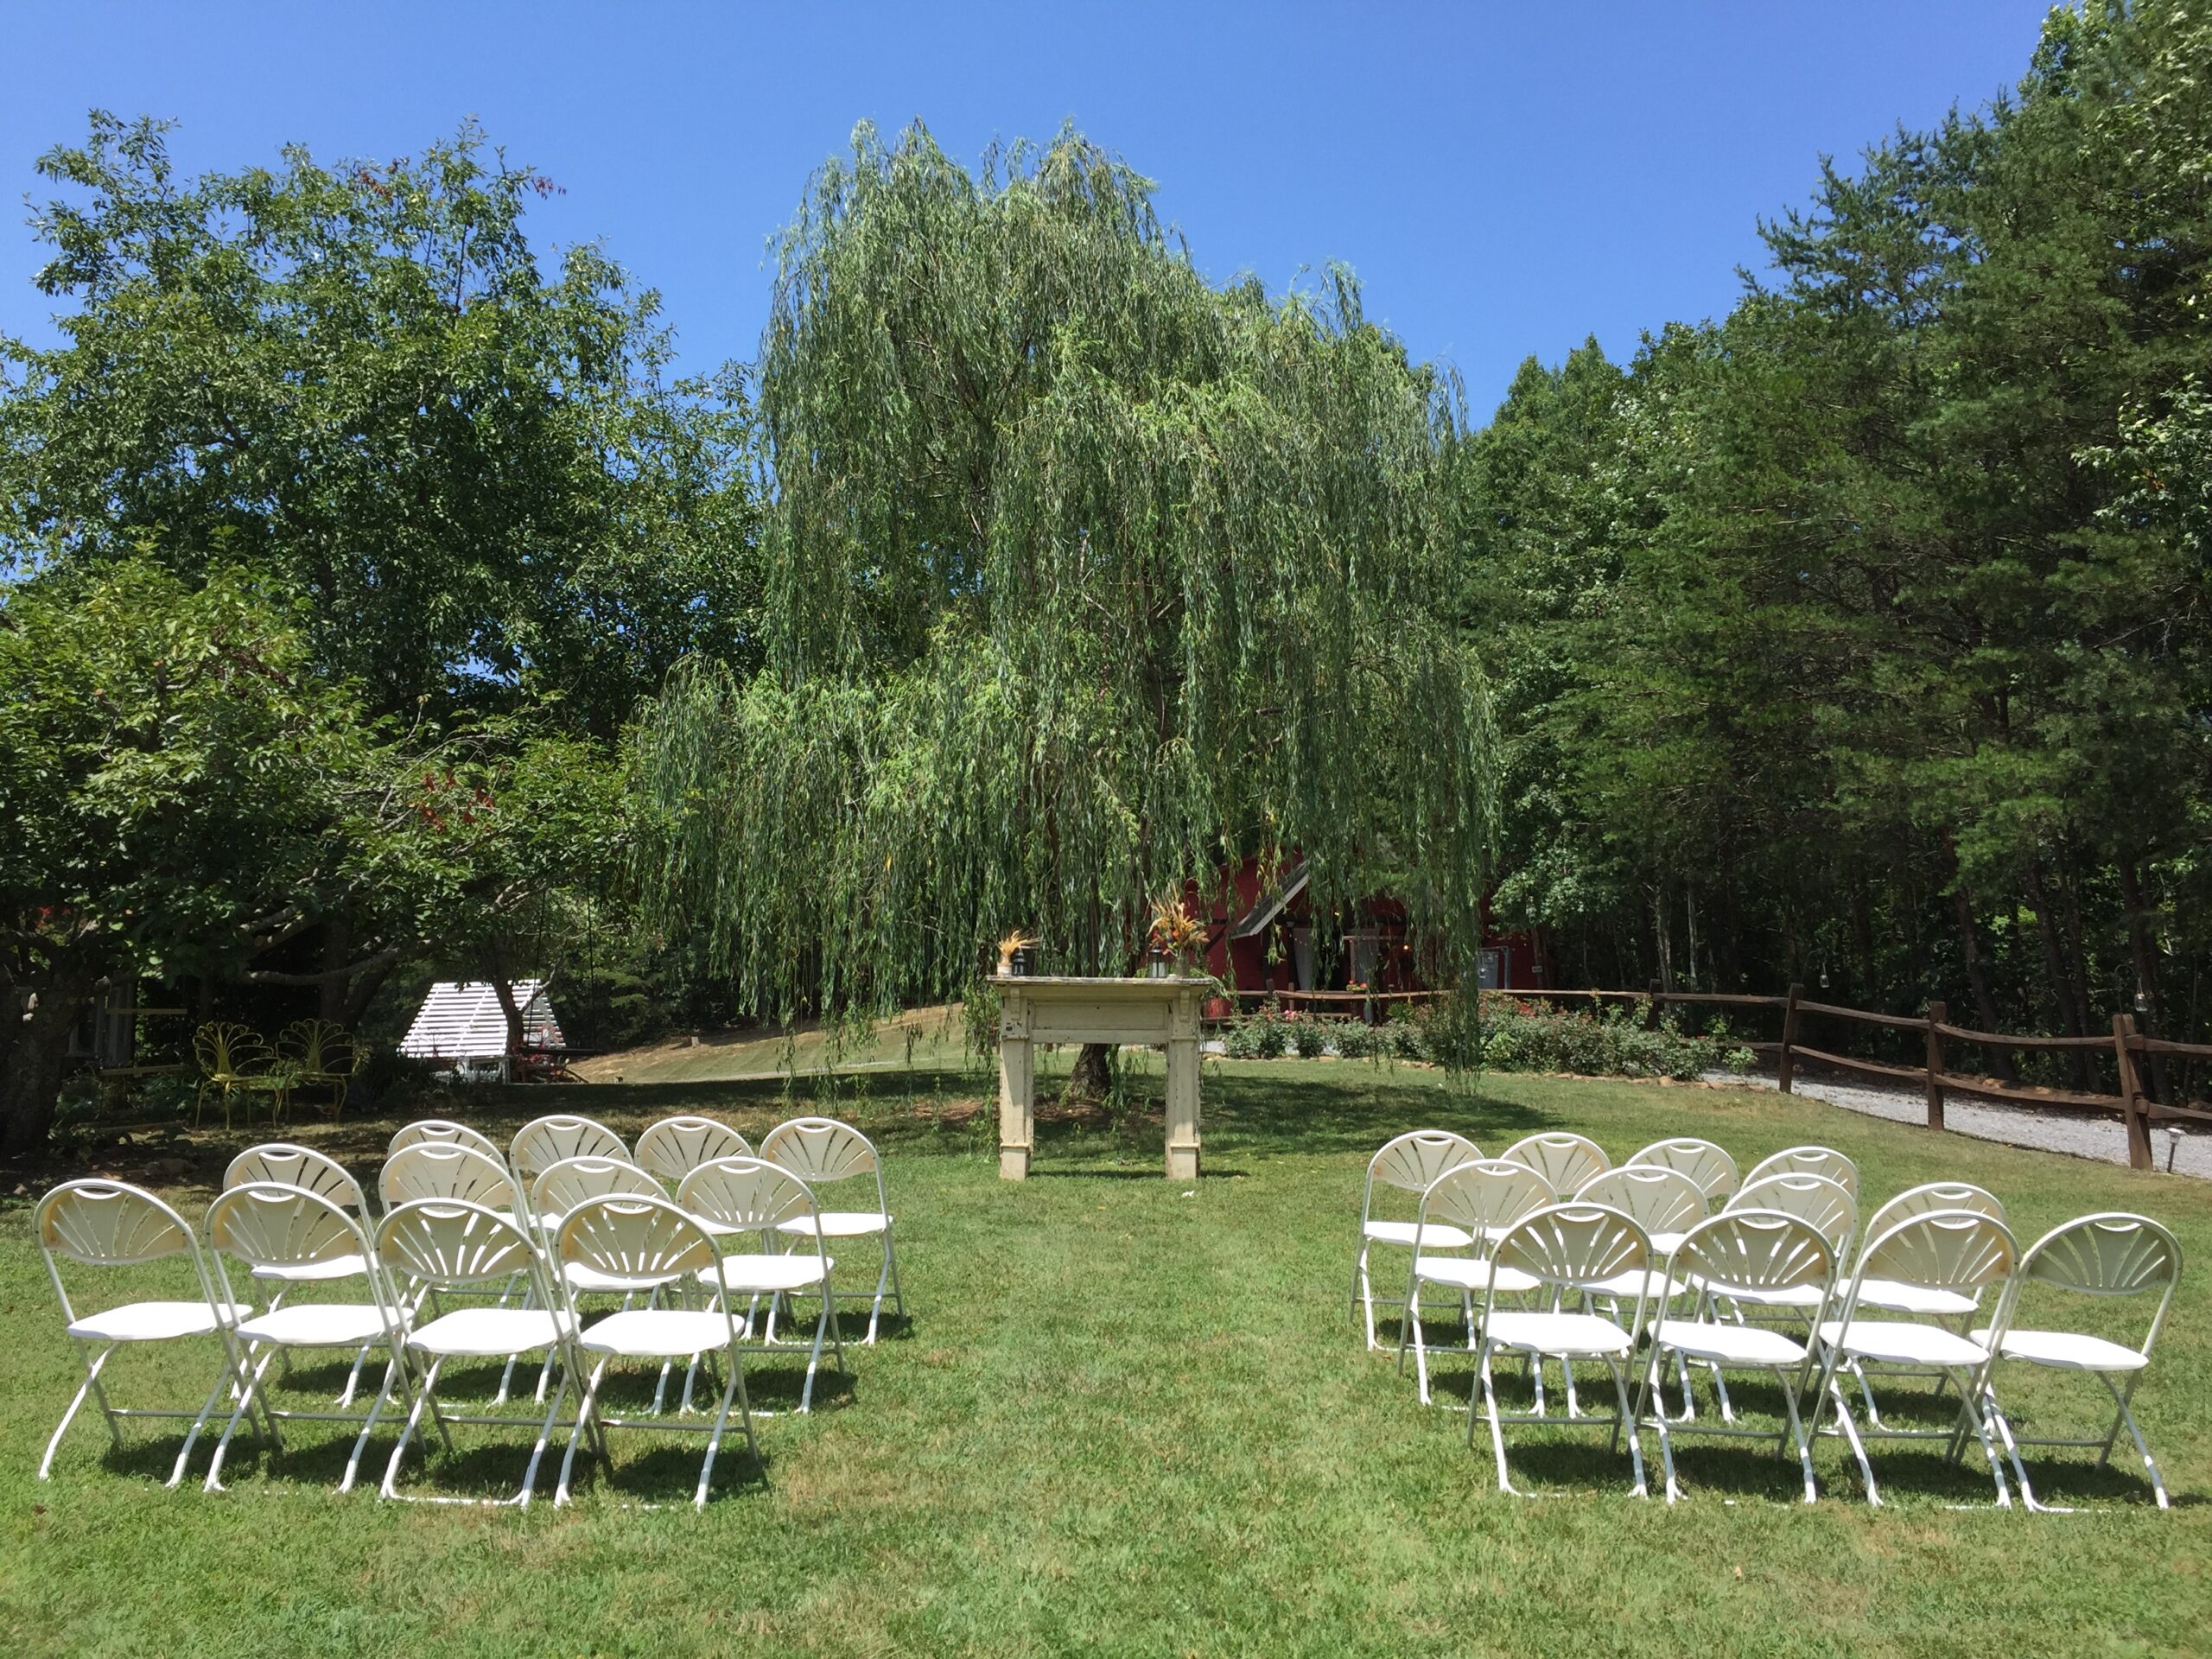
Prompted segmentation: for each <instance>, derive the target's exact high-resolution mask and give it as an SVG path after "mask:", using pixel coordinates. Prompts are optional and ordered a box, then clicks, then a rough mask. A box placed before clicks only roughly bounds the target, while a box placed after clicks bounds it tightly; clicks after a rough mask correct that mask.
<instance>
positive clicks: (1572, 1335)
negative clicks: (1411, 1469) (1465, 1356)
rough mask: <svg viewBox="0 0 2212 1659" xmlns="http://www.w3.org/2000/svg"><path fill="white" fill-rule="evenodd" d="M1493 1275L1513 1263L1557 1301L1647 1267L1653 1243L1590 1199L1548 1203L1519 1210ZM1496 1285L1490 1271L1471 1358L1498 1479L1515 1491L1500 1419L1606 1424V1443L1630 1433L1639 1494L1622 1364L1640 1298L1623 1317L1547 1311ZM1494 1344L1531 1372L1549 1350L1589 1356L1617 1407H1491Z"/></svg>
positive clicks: (1630, 1354) (1471, 1434)
mask: <svg viewBox="0 0 2212 1659" xmlns="http://www.w3.org/2000/svg"><path fill="white" fill-rule="evenodd" d="M1491 1259H1492V1260H1493V1261H1494V1262H1496V1263H1497V1267H1498V1269H1499V1271H1500V1273H1503V1271H1504V1270H1505V1269H1508V1268H1510V1269H1512V1270H1514V1271H1516V1272H1518V1273H1521V1274H1526V1275H1528V1276H1529V1278H1531V1279H1534V1280H1535V1281H1537V1284H1538V1286H1539V1287H1540V1288H1541V1289H1548V1290H1549V1291H1551V1292H1552V1293H1553V1294H1554V1302H1555V1303H1564V1302H1565V1301H1566V1300H1568V1299H1570V1298H1573V1299H1578V1300H1580V1299H1584V1298H1586V1297H1587V1296H1589V1295H1591V1294H1597V1293H1596V1287H1598V1286H1599V1285H1602V1284H1605V1282H1607V1281H1618V1280H1619V1279H1620V1277H1621V1276H1622V1275H1623V1274H1636V1273H1638V1272H1640V1271H1641V1270H1642V1269H1645V1268H1649V1266H1650V1265H1651V1246H1650V1243H1649V1240H1647V1239H1646V1238H1645V1237H1644V1236H1643V1229H1642V1228H1640V1227H1638V1226H1637V1224H1636V1223H1635V1222H1634V1221H1632V1220H1630V1218H1629V1217H1626V1216H1624V1215H1623V1214H1622V1213H1621V1212H1620V1211H1618V1210H1609V1209H1607V1208H1605V1206H1604V1205H1596V1204H1558V1205H1548V1206H1546V1207H1545V1208H1543V1209H1541V1210H1538V1211H1535V1212H1534V1213H1533V1214H1530V1215H1528V1216H1525V1217H1522V1219H1521V1220H1519V1221H1517V1222H1516V1223H1515V1224H1513V1225H1512V1226H1511V1227H1510V1228H1508V1229H1507V1230H1506V1232H1505V1234H1504V1236H1503V1237H1502V1238H1500V1239H1499V1240H1498V1242H1497V1249H1496V1251H1495V1253H1494V1255H1493V1256H1492V1258H1491ZM1500 1288H1501V1286H1500V1284H1499V1281H1498V1277H1497V1274H1493V1275H1492V1278H1491V1285H1490V1288H1489V1290H1488V1291H1487V1293H1486V1294H1485V1295H1484V1303H1483V1314H1482V1340H1481V1346H1480V1348H1479V1349H1478V1355H1477V1361H1476V1380H1475V1387H1476V1389H1478V1390H1479V1391H1480V1393H1481V1396H1482V1410H1481V1415H1482V1417H1483V1418H1484V1421H1487V1422H1488V1423H1489V1424H1490V1438H1491V1451H1492V1452H1494V1453H1495V1454H1496V1456H1497V1486H1498V1490H1499V1491H1503V1492H1512V1491H1515V1490H1516V1489H1515V1487H1514V1484H1513V1481H1512V1477H1511V1476H1510V1474H1509V1473H1508V1472H1507V1470H1506V1464H1505V1433H1504V1427H1503V1426H1504V1425H1505V1424H1506V1423H1509V1422H1516V1423H1547V1424H1554V1425H1561V1426H1564V1425H1567V1424H1579V1425H1581V1426H1584V1427H1595V1426H1600V1425H1606V1424H1610V1426H1611V1429H1612V1432H1613V1444H1614V1445H1616V1446H1618V1444H1619V1443H1620V1437H1621V1435H1622V1434H1623V1433H1626V1434H1627V1436H1628V1444H1629V1459H1630V1465H1631V1466H1632V1467H1633V1469H1634V1471H1635V1473H1636V1484H1635V1487H1634V1489H1633V1490H1634V1493H1635V1495H1636V1496H1637V1497H1643V1496H1644V1495H1645V1488H1644V1481H1643V1446H1642V1445H1641V1444H1640V1443H1639V1442H1638V1440H1637V1427H1636V1416H1635V1413H1634V1411H1633V1410H1632V1409H1631V1408H1630V1404H1629V1395H1628V1373H1627V1369H1626V1368H1627V1366H1628V1365H1629V1364H1630V1363H1631V1362H1632V1361H1633V1360H1634V1358H1635V1357H1636V1345H1637V1338H1638V1334H1639V1333H1640V1332H1642V1331H1643V1325H1644V1306H1645V1305H1644V1301H1643V1298H1642V1297H1641V1296H1639V1297H1637V1298H1636V1299H1634V1301H1633V1304H1632V1308H1633V1311H1632V1312H1631V1313H1630V1317H1629V1318H1628V1319H1627V1320H1626V1321H1625V1322H1623V1321H1619V1320H1616V1319H1608V1318H1607V1317H1606V1316H1605V1315H1604V1314H1602V1313H1577V1312H1572V1311H1568V1310H1567V1309H1566V1308H1564V1307H1563V1306H1555V1307H1554V1311H1550V1312H1545V1311H1541V1310H1538V1311H1534V1312H1523V1311H1520V1310H1515V1309H1507V1308H1501V1307H1499V1306H1497V1295H1498V1292H1499V1290H1500ZM1500 1352H1506V1353H1515V1352H1517V1353H1522V1354H1526V1355H1527V1356H1528V1357H1529V1368H1530V1370H1531V1371H1532V1372H1535V1371H1536V1370H1538V1369H1539V1368H1540V1367H1541V1364H1542V1363H1543V1361H1544V1360H1545V1359H1546V1358H1547V1357H1549V1358H1554V1359H1557V1360H1559V1361H1560V1362H1561V1363H1567V1362H1571V1361H1573V1360H1577V1359H1580V1360H1586V1361H1587V1360H1595V1361H1598V1362H1599V1363H1602V1364H1604V1365H1605V1368H1606V1369H1607V1370H1610V1371H1611V1373H1612V1375H1613V1394H1614V1397H1615V1399H1616V1401H1617V1402H1618V1414H1616V1415H1614V1416H1612V1417H1611V1418H1605V1417H1587V1416H1579V1415H1574V1414H1569V1415H1567V1416H1564V1417H1553V1416H1548V1415H1546V1414H1545V1413H1544V1410H1543V1408H1542V1405H1541V1402H1539V1403H1538V1405H1537V1407H1536V1409H1535V1411H1533V1412H1523V1413H1515V1414H1504V1413H1501V1412H1500V1411H1499V1410H1498V1407H1497V1387H1496V1384H1495V1383H1494V1382H1493V1381H1492V1378H1491V1356H1492V1355H1494V1354H1497V1353H1500ZM1475 1419H1476V1412H1475V1408H1474V1402H1473V1399H1472V1397H1470V1399H1469V1402H1468V1414H1467V1444H1468V1445H1469V1446H1473V1445H1474V1443H1475Z"/></svg>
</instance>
